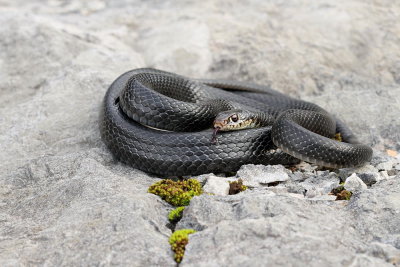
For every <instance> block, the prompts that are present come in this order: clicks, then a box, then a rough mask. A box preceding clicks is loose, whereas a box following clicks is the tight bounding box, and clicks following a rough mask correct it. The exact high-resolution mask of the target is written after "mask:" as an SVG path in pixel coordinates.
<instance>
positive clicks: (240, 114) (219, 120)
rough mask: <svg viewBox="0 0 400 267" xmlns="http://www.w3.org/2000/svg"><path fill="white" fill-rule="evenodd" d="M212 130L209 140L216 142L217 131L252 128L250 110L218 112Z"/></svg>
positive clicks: (252, 122) (252, 120) (252, 121)
mask: <svg viewBox="0 0 400 267" xmlns="http://www.w3.org/2000/svg"><path fill="white" fill-rule="evenodd" d="M213 125H214V131H213V135H212V139H211V142H212V143H213V144H215V143H217V133H218V132H227V131H236V130H242V129H248V128H254V127H255V125H254V118H253V116H252V113H251V112H248V111H245V110H240V109H234V110H228V111H222V112H220V113H218V115H217V116H216V117H215V120H214V123H213Z"/></svg>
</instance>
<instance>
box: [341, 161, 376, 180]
mask: <svg viewBox="0 0 400 267" xmlns="http://www.w3.org/2000/svg"><path fill="white" fill-rule="evenodd" d="M353 173H355V174H357V175H358V174H362V173H378V169H377V168H375V167H374V166H372V165H370V164H367V165H364V166H361V167H358V168H343V169H339V177H340V178H341V179H342V180H343V181H345V180H346V179H347V177H349V176H350V175H352V174H353Z"/></svg>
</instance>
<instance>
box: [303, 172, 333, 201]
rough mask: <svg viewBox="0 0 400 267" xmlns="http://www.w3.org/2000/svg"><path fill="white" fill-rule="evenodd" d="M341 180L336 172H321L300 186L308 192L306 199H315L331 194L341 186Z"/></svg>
mask: <svg viewBox="0 0 400 267" xmlns="http://www.w3.org/2000/svg"><path fill="white" fill-rule="evenodd" d="M339 183H340V179H339V177H338V175H337V174H336V173H334V172H320V175H314V176H311V177H310V178H308V179H306V180H304V181H303V182H301V183H300V185H301V186H302V187H303V188H304V189H305V190H306V197H310V198H311V197H315V196H321V195H327V194H329V193H330V192H331V191H332V189H334V188H336V187H338V186H339Z"/></svg>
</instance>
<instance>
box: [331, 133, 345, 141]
mask: <svg viewBox="0 0 400 267" xmlns="http://www.w3.org/2000/svg"><path fill="white" fill-rule="evenodd" d="M333 139H334V140H336V141H339V142H343V138H342V135H341V134H340V133H336V134H335V137H334V138H333Z"/></svg>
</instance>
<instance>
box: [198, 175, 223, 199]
mask: <svg viewBox="0 0 400 267" xmlns="http://www.w3.org/2000/svg"><path fill="white" fill-rule="evenodd" d="M203 190H204V192H206V193H210V194H214V195H219V196H226V195H228V194H229V180H227V179H224V178H222V177H217V176H209V177H208V178H207V182H206V184H205V185H204V186H203Z"/></svg>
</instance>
